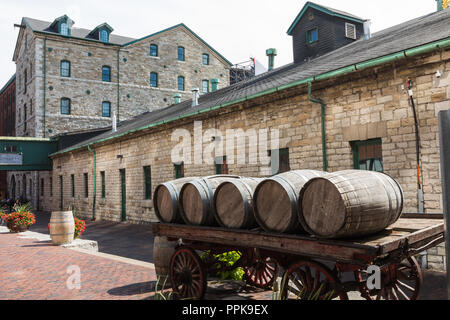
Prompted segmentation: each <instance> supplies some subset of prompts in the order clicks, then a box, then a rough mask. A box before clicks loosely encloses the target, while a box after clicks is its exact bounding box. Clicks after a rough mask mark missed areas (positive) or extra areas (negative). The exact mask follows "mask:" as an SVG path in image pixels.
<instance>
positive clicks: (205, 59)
mask: <svg viewBox="0 0 450 320" xmlns="http://www.w3.org/2000/svg"><path fill="white" fill-rule="evenodd" d="M202 63H203V64H204V65H206V66H207V65H209V54H206V53H204V54H203V55H202Z"/></svg>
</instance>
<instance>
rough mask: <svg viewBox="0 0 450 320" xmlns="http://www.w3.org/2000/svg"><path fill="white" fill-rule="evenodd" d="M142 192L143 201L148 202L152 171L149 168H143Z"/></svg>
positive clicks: (150, 191) (150, 195)
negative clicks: (143, 192)
mask: <svg viewBox="0 0 450 320" xmlns="http://www.w3.org/2000/svg"><path fill="white" fill-rule="evenodd" d="M144 191H145V194H144V196H145V199H146V200H150V199H151V198H152V169H151V168H150V166H146V167H144Z"/></svg>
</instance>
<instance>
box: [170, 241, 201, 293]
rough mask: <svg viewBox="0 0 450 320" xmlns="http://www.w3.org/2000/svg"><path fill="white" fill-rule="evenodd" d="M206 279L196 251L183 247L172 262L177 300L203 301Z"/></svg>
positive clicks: (171, 270)
mask: <svg viewBox="0 0 450 320" xmlns="http://www.w3.org/2000/svg"><path fill="white" fill-rule="evenodd" d="M206 278H207V275H206V271H205V267H204V266H203V262H202V261H201V259H200V257H199V256H198V254H197V253H196V252H195V251H194V250H192V249H190V248H186V247H181V248H179V249H177V250H176V251H175V253H174V254H173V256H172V259H171V261H170V280H171V282H172V289H173V291H174V292H175V293H176V298H179V299H193V300H194V299H199V300H200V299H203V297H204V296H205V292H206V286H207V282H206V280H207V279H206Z"/></svg>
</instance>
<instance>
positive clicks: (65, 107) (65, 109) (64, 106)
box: [60, 98, 71, 114]
mask: <svg viewBox="0 0 450 320" xmlns="http://www.w3.org/2000/svg"><path fill="white" fill-rule="evenodd" d="M60 107H61V114H70V112H71V110H70V99H69V98H61V106H60Z"/></svg>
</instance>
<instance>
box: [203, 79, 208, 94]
mask: <svg viewBox="0 0 450 320" xmlns="http://www.w3.org/2000/svg"><path fill="white" fill-rule="evenodd" d="M202 92H203V93H208V92H209V81H208V80H202Z"/></svg>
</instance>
